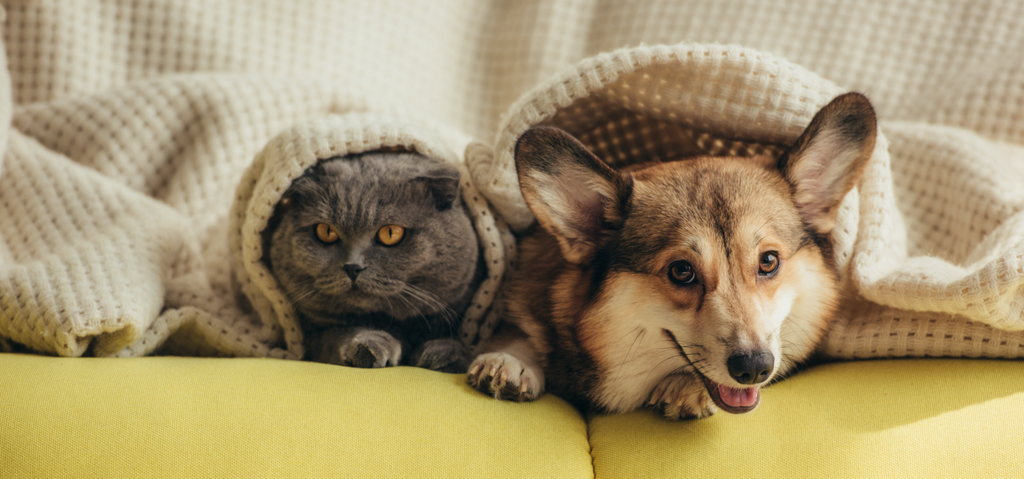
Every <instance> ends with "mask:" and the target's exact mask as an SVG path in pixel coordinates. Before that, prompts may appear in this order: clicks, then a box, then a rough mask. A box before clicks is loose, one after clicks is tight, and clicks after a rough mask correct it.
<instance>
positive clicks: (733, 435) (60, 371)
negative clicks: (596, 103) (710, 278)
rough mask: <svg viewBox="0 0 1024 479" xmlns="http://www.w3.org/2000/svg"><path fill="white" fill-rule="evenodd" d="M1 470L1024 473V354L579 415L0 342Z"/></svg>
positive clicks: (289, 370)
mask: <svg viewBox="0 0 1024 479" xmlns="http://www.w3.org/2000/svg"><path fill="white" fill-rule="evenodd" d="M0 385H2V387H0V477H4V478H7V477H10V478H22V477H43V478H45V477H103V478H118V477H154V478H155V477H167V478H172V477H173V478H178V477H220V478H233V477H239V478H243V477H245V478H250V477H267V478H292V477H294V478H308V477H396V478H399V477H551V478H576V477H579V478H584V477H599V478H626V477H638V478H639V477H830V478H837V477H922V478H924V477H1019V475H1020V473H1021V471H1024V363H1022V362H1019V361H1002V360H945V359H942V360H940V359H925V360H921V359H914V360H891V361H890V360H884V361H863V362H850V363H836V364H827V365H822V366H818V367H814V368H811V369H809V370H807V371H803V372H801V373H799V374H797V375H795V376H794V377H792V378H790V379H786V380H784V381H782V382H780V383H777V384H775V385H772V386H771V387H768V388H766V389H765V390H764V392H763V397H762V401H761V405H760V406H759V407H758V409H756V410H755V411H754V412H752V413H750V414H746V415H739V416H736V415H729V414H725V413H718V414H716V415H714V416H712V417H710V418H708V419H702V420H695V421H676V422H670V421H665V420H662V419H660V418H659V417H657V416H656V415H654V414H653V413H650V412H647V411H642V412H635V413H631V414H624V415H618V416H598V417H586V418H585V417H584V416H582V415H581V414H580V413H579V412H577V411H576V410H575V409H573V408H572V407H571V406H569V405H568V404H567V403H566V402H564V401H562V400H561V399H559V398H557V397H554V396H551V395H546V396H544V397H543V398H542V399H540V400H539V401H537V402H534V403H524V404H520V403H511V402H502V401H496V400H493V399H490V398H488V397H486V396H484V395H482V394H480V393H478V392H476V391H474V390H472V389H471V388H469V387H468V386H466V384H465V383H464V376H463V375H455V374H442V373H437V372H432V371H426V370H422V369H415V368H408V367H399V368H391V369H384V370H360V369H354V368H347V367H341V366H331V365H323V364H314V363H305V362H295V361H286V360H276V359H211V358H207V359H198V358H180V357H147V358H137V359H103V358H53V357H44V356H35V355H21V354H0Z"/></svg>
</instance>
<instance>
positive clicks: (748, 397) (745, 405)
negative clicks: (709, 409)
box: [697, 373, 761, 414]
mask: <svg viewBox="0 0 1024 479" xmlns="http://www.w3.org/2000/svg"><path fill="white" fill-rule="evenodd" d="M697 374H700V373H697ZM700 377H701V379H703V380H704V387H706V388H707V389H708V394H710V395H711V400H712V401H714V402H715V405H716V406H718V409H721V410H723V411H725V412H730V413H733V414H743V413H745V412H750V411H753V410H754V408H756V407H757V403H759V402H761V390H760V389H758V388H757V387H752V388H731V387H729V386H726V385H724V384H718V383H716V382H714V381H712V380H710V379H708V378H707V376H704V375H703V374H701V376H700Z"/></svg>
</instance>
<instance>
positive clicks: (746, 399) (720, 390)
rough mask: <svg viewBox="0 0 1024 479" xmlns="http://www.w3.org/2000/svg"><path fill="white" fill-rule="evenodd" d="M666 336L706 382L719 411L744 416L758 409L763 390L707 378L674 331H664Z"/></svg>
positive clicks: (705, 384) (705, 385)
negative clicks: (734, 386)
mask: <svg viewBox="0 0 1024 479" xmlns="http://www.w3.org/2000/svg"><path fill="white" fill-rule="evenodd" d="M662 331H664V333H665V335H666V336H668V337H669V339H671V340H672V343H674V344H675V346H676V349H677V350H678V351H679V354H681V355H682V356H683V358H684V359H686V362H688V363H690V366H691V367H693V370H694V371H695V372H696V373H697V375H698V376H700V378H701V379H702V380H704V387H705V388H707V390H708V394H710V395H711V400H712V401H714V402H715V405H716V406H718V408H719V409H721V410H723V411H725V412H729V413H733V414H743V413H745V412H750V411H753V410H754V408H756V407H757V404H758V403H759V402H761V390H760V389H759V388H758V387H756V386H755V387H749V388H731V387H729V386H726V385H724V384H718V383H716V382H714V381H712V380H710V379H708V377H707V376H705V375H704V374H703V373H701V372H700V369H698V368H697V367H696V366H694V365H693V361H691V360H690V356H688V355H687V354H686V351H685V350H684V349H683V347H682V346H681V345H680V344H679V341H677V340H676V335H674V334H672V331H669V330H667V329H662Z"/></svg>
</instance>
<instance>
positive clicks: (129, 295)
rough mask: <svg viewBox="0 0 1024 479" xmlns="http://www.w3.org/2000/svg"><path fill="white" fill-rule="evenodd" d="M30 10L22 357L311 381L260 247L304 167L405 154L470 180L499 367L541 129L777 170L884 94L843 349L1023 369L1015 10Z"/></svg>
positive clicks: (2, 118)
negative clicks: (290, 371) (844, 103)
mask: <svg viewBox="0 0 1024 479" xmlns="http://www.w3.org/2000/svg"><path fill="white" fill-rule="evenodd" d="M4 8H6V18H5V20H4V22H3V23H2V24H0V30H2V40H3V43H4V49H3V52H4V53H5V54H6V59H5V61H4V62H0V66H2V67H3V68H0V152H2V154H3V156H2V157H0V349H3V348H4V347H10V344H9V343H8V342H7V341H8V340H10V341H13V342H15V343H20V344H23V345H26V346H28V347H30V348H32V349H34V350H37V351H41V352H45V353H50V354H57V355H62V356H79V355H82V354H85V353H86V352H87V351H88V352H90V353H91V354H95V355H98V356H138V355H145V354H151V353H154V352H159V353H175V354H195V355H242V356H275V357H287V358H298V357H301V355H302V346H301V336H300V335H298V333H297V330H296V327H295V324H294V318H293V317H292V311H291V307H290V305H289V304H287V301H286V299H285V298H283V296H282V295H281V294H280V292H279V291H278V290H277V288H276V285H275V284H274V282H273V280H272V279H271V278H269V276H268V273H267V270H266V267H265V266H264V265H263V263H262V262H261V260H260V258H261V255H262V250H261V248H262V245H261V243H260V241H259V237H260V233H261V231H262V229H263V228H264V227H265V225H266V222H267V219H268V217H269V215H270V214H271V212H272V211H273V207H274V204H275V203H276V202H277V201H278V200H279V199H280V195H281V193H283V191H284V190H285V189H286V188H287V186H288V184H289V183H290V181H291V180H293V179H294V178H296V177H297V176H299V175H301V174H302V171H304V169H305V168H307V167H309V166H311V165H312V164H314V163H315V162H316V161H318V160H321V159H325V158H328V157H332V156H338V155H343V154H347V153H358V152H363V151H372V150H377V149H393V148H397V149H402V150H409V151H417V152H419V153H421V154H423V155H424V156H426V157H428V158H430V159H431V160H436V161H442V162H449V163H452V164H456V165H460V167H461V168H463V173H464V175H463V176H464V181H463V184H462V194H463V197H464V201H465V202H466V204H467V206H468V207H469V209H470V211H471V214H472V216H473V220H474V225H475V226H476V229H477V232H478V234H479V237H480V244H481V246H482V247H483V250H484V254H485V258H486V259H487V263H488V279H487V280H486V281H485V283H484V285H482V286H481V289H480V290H479V292H478V293H477V295H476V297H475V298H474V303H473V305H472V306H471V307H470V312H469V313H468V314H467V321H466V323H465V324H464V325H463V326H464V327H463V331H462V333H463V335H464V338H463V339H464V340H465V341H466V342H467V343H469V344H475V343H477V342H479V340H480V339H482V338H485V337H486V336H487V335H488V334H489V331H490V329H492V328H493V326H494V321H495V320H496V317H497V316H498V314H499V313H498V312H497V311H496V309H495V308H494V307H492V303H493V298H494V296H495V295H496V294H497V293H498V290H497V288H498V287H499V283H500V279H501V277H502V275H503V273H504V271H505V268H506V265H514V253H515V251H514V241H513V239H512V236H511V235H510V234H509V233H508V229H507V228H506V226H505V224H506V222H507V224H508V226H510V227H511V229H512V230H516V231H523V230H524V229H525V228H527V227H528V226H529V224H530V222H531V221H532V217H531V215H530V213H529V210H528V209H526V207H525V204H524V202H523V199H522V197H521V196H520V195H519V192H518V185H517V182H516V178H515V175H514V168H513V158H512V153H513V148H514V145H515V140H516V138H517V137H518V135H519V134H521V133H522V132H523V131H525V130H526V129H527V128H529V127H530V126H533V125H541V124H545V125H555V126H558V127H561V128H563V129H566V130H567V131H569V132H571V133H573V134H574V135H576V136H577V137H579V138H580V139H581V140H582V141H583V142H584V143H585V144H586V145H587V146H588V147H590V148H591V149H592V150H593V151H595V153H596V154H597V155H598V156H599V157H601V158H602V159H604V160H605V161H607V162H609V163H610V164H612V165H613V166H621V165H624V164H629V163H631V162H636V161H642V160H645V159H658V160H666V159H672V158H675V157H679V156H685V155H689V154H739V155H751V154H759V153H765V154H778V153H779V152H780V151H781V150H782V149H784V148H785V147H786V146H788V145H789V144H790V143H791V142H792V141H793V140H794V139H795V138H796V137H797V135H798V134H799V133H800V132H801V130H802V129H803V128H804V127H805V126H806V125H807V123H808V122H809V120H810V118H811V117H812V116H813V114H814V113H815V112H816V111H817V109H818V108H820V107H821V106H823V105H824V104H825V103H827V102H828V101H829V100H830V99H831V98H832V97H834V96H835V95H837V94H839V93H842V92H844V91H848V90H859V91H862V92H864V93H866V94H867V95H868V97H869V98H871V99H872V101H873V103H874V105H875V107H876V109H877V112H878V115H879V118H880V120H881V122H880V126H879V130H880V136H879V141H878V143H877V145H876V149H875V152H874V156H873V158H872V159H871V162H870V164H869V166H868V168H867V170H866V172H865V174H864V177H863V179H862V181H861V182H860V184H859V185H858V188H857V189H856V190H854V191H853V192H851V194H850V195H848V196H847V197H846V199H845V200H844V202H843V204H842V208H841V211H840V214H839V222H838V226H837V228H836V229H835V231H834V232H833V235H832V240H833V243H834V245H835V247H836V252H837V262H838V264H839V265H840V267H841V274H842V278H843V284H844V291H845V293H846V295H845V297H846V299H845V301H844V305H843V307H842V310H841V314H840V315H839V318H838V319H837V322H836V324H835V326H834V327H833V328H832V330H831V332H830V333H829V335H828V336H827V338H826V339H825V341H824V342H823V344H822V345H821V352H822V353H823V354H824V355H825V356H828V357H834V358H862V357H899V356H967V357H979V356H984V357H1021V356H1024V115H1022V114H1021V112H1022V111H1024V50H1022V49H1021V48H1020V45H1024V5H1022V4H1020V3H1019V2H1016V1H1014V0H1006V1H1003V2H1000V1H993V2H988V3H986V4H984V5H982V6H976V5H975V4H974V2H971V1H969V0H954V1H951V2H942V3H941V4H938V3H936V4H928V3H925V4H922V3H920V2H913V1H910V0H897V1H895V2H877V3H876V2H848V3H845V4H825V3H821V2H815V1H813V0H791V1H789V2H786V5H785V8H782V9H780V5H779V4H777V3H774V2H773V3H771V4H770V5H769V4H767V3H763V2H748V1H742V0H726V1H719V0H706V1H684V2H678V1H645V2H621V3H612V4H608V3H606V2H597V1H587V0H571V1H570V0H565V1H555V2H541V1H523V2H500V1H494V2H480V1H476V0H456V1H451V2H434V1H430V0H424V1H420V2H406V1H404V0H403V1H400V0H393V1H373V2H358V1H354V0H353V1H347V2H336V1H332V0H306V1H301V2H293V1H284V0H280V1H267V2H249V1H246V0H229V1H224V2H215V3H211V2H203V1H200V0H191V1H152V0H151V1H144V0H143V1H133V2H116V1H100V0H96V1H82V2H58V1H56V0H49V1H46V0H43V1H28V0H24V1H17V0H15V1H10V2H5V3H4ZM679 42H684V43H679ZM706 42H724V43H727V44H734V45H743V46H742V47H740V46H721V45H718V44H712V43H706ZM602 52H606V53H602ZM783 57H785V58H786V59H787V60H789V61H787V60H783V59H782V58H783ZM0 60H4V59H3V58H0ZM797 65H799V66H797ZM517 98H518V100H517Z"/></svg>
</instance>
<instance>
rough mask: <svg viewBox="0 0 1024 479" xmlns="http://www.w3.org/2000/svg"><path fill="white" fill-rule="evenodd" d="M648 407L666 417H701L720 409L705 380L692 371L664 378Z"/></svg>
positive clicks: (656, 387) (652, 392) (650, 398)
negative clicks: (716, 405) (712, 397)
mask: <svg viewBox="0 0 1024 479" xmlns="http://www.w3.org/2000/svg"><path fill="white" fill-rule="evenodd" d="M647 407H648V408H650V409H653V410H654V411H655V412H657V413H658V414H661V415H662V416H663V417H665V418H666V419H673V420H674V419H699V418H703V417H708V416H710V415H712V414H714V413H715V412H717V411H718V408H717V407H715V403H714V402H713V401H712V400H711V396H710V395H709V394H708V390H707V388H705V387H704V382H703V381H701V379H700V378H698V377H697V376H695V375H693V374H692V373H683V374H673V375H671V376H668V377H666V378H665V379H662V380H661V382H660V383H658V385H657V386H655V387H654V390H653V391H651V395H650V397H649V398H648V399H647Z"/></svg>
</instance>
